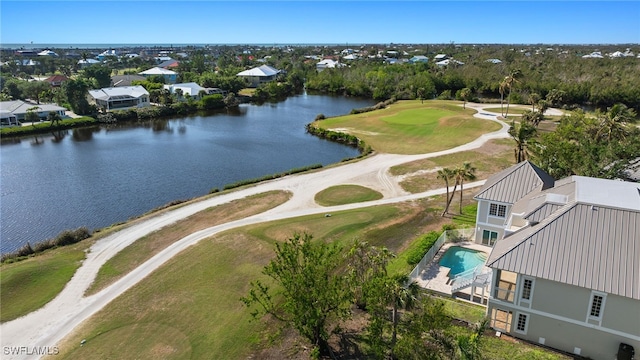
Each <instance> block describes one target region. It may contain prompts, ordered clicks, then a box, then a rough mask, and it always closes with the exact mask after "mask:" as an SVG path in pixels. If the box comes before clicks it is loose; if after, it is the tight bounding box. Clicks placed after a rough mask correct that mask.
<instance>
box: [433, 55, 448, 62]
mask: <svg viewBox="0 0 640 360" xmlns="http://www.w3.org/2000/svg"><path fill="white" fill-rule="evenodd" d="M448 58H449V56H447V54H438V55H436V56H434V57H433V61H436V62H438V61H442V60H446V59H448Z"/></svg>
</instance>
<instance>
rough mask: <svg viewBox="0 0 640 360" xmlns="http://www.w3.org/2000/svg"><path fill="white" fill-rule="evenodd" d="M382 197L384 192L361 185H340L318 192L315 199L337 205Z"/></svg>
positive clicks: (324, 204) (318, 201) (322, 203)
mask: <svg viewBox="0 0 640 360" xmlns="http://www.w3.org/2000/svg"><path fill="white" fill-rule="evenodd" d="M378 199H382V194H381V193H379V192H377V191H375V190H371V189H368V188H366V187H363V186H359V185H340V186H333V187H330V188H328V189H324V190H322V191H320V192H319V193H317V194H316V196H315V201H316V202H317V203H318V204H319V205H322V206H335V205H343V204H352V203H359V202H365V201H372V200H378Z"/></svg>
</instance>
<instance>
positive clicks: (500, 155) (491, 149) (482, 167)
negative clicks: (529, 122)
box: [390, 139, 515, 193]
mask: <svg viewBox="0 0 640 360" xmlns="http://www.w3.org/2000/svg"><path fill="white" fill-rule="evenodd" d="M465 161H468V162H470V163H471V165H472V166H473V167H475V168H476V172H475V174H476V177H477V178H478V179H486V178H487V177H489V176H491V175H493V174H495V173H497V172H499V171H500V170H502V169H505V168H507V167H509V166H511V165H513V164H514V163H515V160H514V158H513V140H510V139H499V140H491V141H489V142H488V143H487V144H485V145H483V146H482V147H480V148H478V149H475V150H471V151H463V152H459V153H455V154H450V155H444V156H439V157H435V158H430V159H424V160H418V161H413V162H410V163H406V164H402V165H399V166H394V167H392V168H391V169H390V172H391V174H392V175H394V176H402V177H403V179H402V181H401V182H400V185H401V186H402V188H403V189H404V190H406V191H408V192H410V193H419V192H423V191H427V190H433V189H439V188H442V187H444V186H445V183H444V181H443V180H440V179H438V173H437V169H438V168H442V167H453V168H455V167H457V166H461V165H462V164H463V163H464V162H465ZM425 169H426V170H427V171H425ZM450 185H451V186H453V182H451V184H450Z"/></svg>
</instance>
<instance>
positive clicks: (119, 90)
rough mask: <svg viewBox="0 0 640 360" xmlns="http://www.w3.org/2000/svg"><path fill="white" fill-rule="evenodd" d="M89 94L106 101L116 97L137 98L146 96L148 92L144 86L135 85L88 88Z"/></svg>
mask: <svg viewBox="0 0 640 360" xmlns="http://www.w3.org/2000/svg"><path fill="white" fill-rule="evenodd" d="M89 95H91V96H92V97H93V98H94V99H100V100H105V101H106V100H109V99H116V98H118V99H119V98H139V97H141V96H143V95H147V96H148V95H149V92H148V91H147V90H146V89H145V88H144V87H142V86H140V85H135V86H121V87H110V88H102V89H97V90H89Z"/></svg>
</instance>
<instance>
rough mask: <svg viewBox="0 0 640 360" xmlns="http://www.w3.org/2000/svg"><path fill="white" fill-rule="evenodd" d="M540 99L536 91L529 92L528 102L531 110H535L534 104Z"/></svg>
mask: <svg viewBox="0 0 640 360" xmlns="http://www.w3.org/2000/svg"><path fill="white" fill-rule="evenodd" d="M538 101H540V95H539V94H538V93H531V94H529V104H531V111H536V104H537V103H538Z"/></svg>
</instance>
